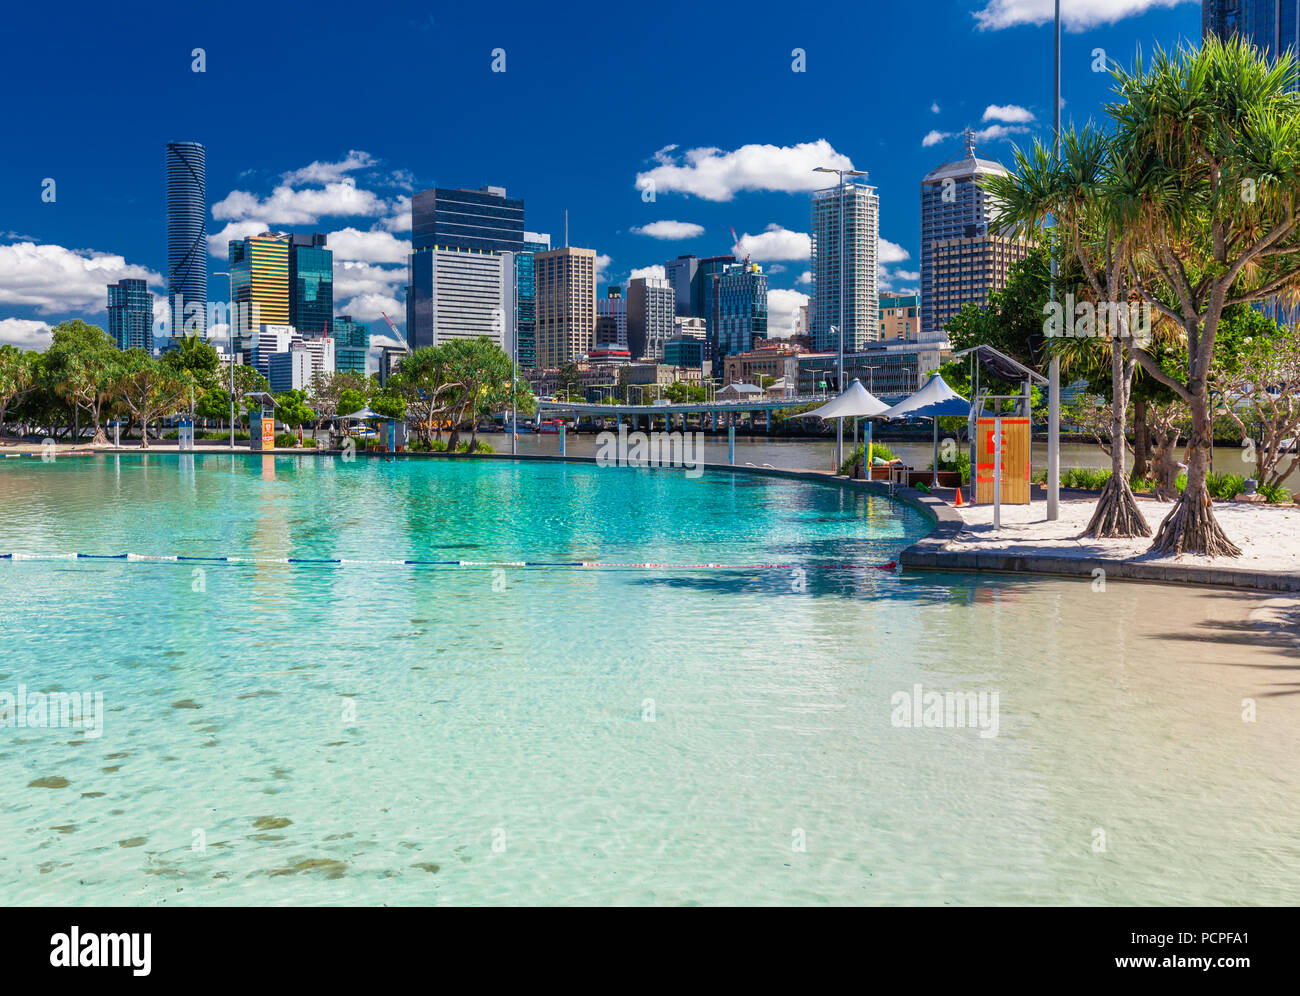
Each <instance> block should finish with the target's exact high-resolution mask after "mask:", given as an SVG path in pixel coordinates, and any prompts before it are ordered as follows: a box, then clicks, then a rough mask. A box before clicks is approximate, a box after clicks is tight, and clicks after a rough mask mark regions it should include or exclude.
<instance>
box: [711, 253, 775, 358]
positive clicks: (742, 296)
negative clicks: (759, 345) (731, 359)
mask: <svg viewBox="0 0 1300 996" xmlns="http://www.w3.org/2000/svg"><path fill="white" fill-rule="evenodd" d="M716 299H717V307H716V316H717V320H716V326H715V328H716V335H715V337H714V350H715V354H714V355H715V356H717V357H718V358H722V357H726V356H730V355H731V354H733V353H745V352H748V351H749V350H750V349H752V348H753V345H754V340H755V339H756V338H763V339H766V338H767V276H766V275H765V274H764V273H763V268H762V267H761V266H759V265H758V264H757V263H732V264H731V265H730V266H728V267H726V268H725V269H724V270H723V271H722V272H721V273H719V274H718V275H717V291H716Z"/></svg>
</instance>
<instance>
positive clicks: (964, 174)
mask: <svg viewBox="0 0 1300 996" xmlns="http://www.w3.org/2000/svg"><path fill="white" fill-rule="evenodd" d="M964 138H965V142H966V155H965V157H964V158H962V159H957V160H954V161H953V162H949V163H944V164H943V165H942V166H939V167H938V168H936V169H933V170H931V171H930V172H929V173H927V174H926V175H925V178H924V179H923V180H922V181H921V333H920V340H921V341H922V342H933V341H936V340H939V339H942V338H944V335H945V333H944V325H945V324H946V323H947V321H948V319H950V318H951V317H952V316H953V315H955V314H957V312H958V311H960V310H961V307H962V305H964V304H967V303H973V304H978V305H983V304H987V303H988V299H989V294H991V293H992V292H993V291H996V290H1001V289H1002V288H1003V287H1005V286H1006V283H1007V274H1008V272H1009V271H1010V269H1011V267H1012V265H1014V264H1015V263H1017V262H1019V261H1020V260H1022V259H1024V258H1025V256H1027V255H1028V253H1029V249H1030V244H1029V243H1028V242H1026V241H1025V240H1023V239H1020V238H1015V237H1009V236H999V235H994V234H992V233H990V231H989V224H990V222H991V221H992V215H993V211H992V208H993V200H992V198H991V197H990V196H989V195H988V193H987V192H985V191H984V189H983V188H982V187H981V186H980V182H979V181H980V180H981V179H982V178H983V177H986V176H1005V175H1006V173H1007V170H1006V169H1005V168H1004V167H1003V166H1002V165H1001V164H999V163H995V162H993V161H991V160H988V159H978V158H976V156H975V133H974V132H973V131H971V130H970V129H969V128H967V129H966V131H965V135H964Z"/></svg>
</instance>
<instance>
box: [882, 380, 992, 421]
mask: <svg viewBox="0 0 1300 996" xmlns="http://www.w3.org/2000/svg"><path fill="white" fill-rule="evenodd" d="M940 415H960V416H961V417H963V418H966V417H968V416H969V415H970V402H969V401H967V400H966V399H965V398H963V397H962V396H961V395H960V394H958V393H957V392H956V391H954V390H953V389H952V388H951V387H949V386H948V385H947V384H946V383H945V382H944V379H943V378H942V377H941V376H939V375H938V374H935V375H934V376H933V377H931V378H930V379H929V380H927V381H926V382H925V384H924V385H923V386H922V387H921V388H920V390H918V391H917V392H916V393H915V394H913V395H912V396H911V397H910V398H904V399H903V400H902V401H900V402H899V403H898V404H896V405H894V407H893V408H887V409H886V410H885V411H883V412H881V413H880V417H881V418H934V417H936V416H940Z"/></svg>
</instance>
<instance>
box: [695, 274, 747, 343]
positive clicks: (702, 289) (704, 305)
mask: <svg viewBox="0 0 1300 996" xmlns="http://www.w3.org/2000/svg"><path fill="white" fill-rule="evenodd" d="M735 262H736V257H735V256H706V257H705V258H704V259H702V260H700V261H699V262H698V263H696V264H695V276H694V277H692V278H691V314H693V315H695V316H696V317H698V318H703V319H704V321H705V323H706V325H707V327H708V330H709V341H710V342H711V343H713V344H714V345H715V346H716V344H717V341H718V338H717V336H716V335H715V328H714V325H715V322H716V319H717V315H716V314H715V307H714V305H715V302H716V295H715V293H714V291H715V290H716V289H717V277H718V274H720V273H721V272H722V271H723V270H724V269H726V268H727V267H728V266H730V265H731V264H733V263H735Z"/></svg>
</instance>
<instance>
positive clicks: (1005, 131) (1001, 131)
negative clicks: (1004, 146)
mask: <svg viewBox="0 0 1300 996" xmlns="http://www.w3.org/2000/svg"><path fill="white" fill-rule="evenodd" d="M1028 131H1029V129H1028V128H1025V127H1023V126H1022V125H1001V124H991V125H989V126H988V127H987V128H981V129H979V130H978V131H977V132H975V141H976V142H981V143H982V142H996V141H998V140H999V139H1003V138H1006V137H1007V136H1008V135H1024V134H1026V133H1027V132H1028Z"/></svg>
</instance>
